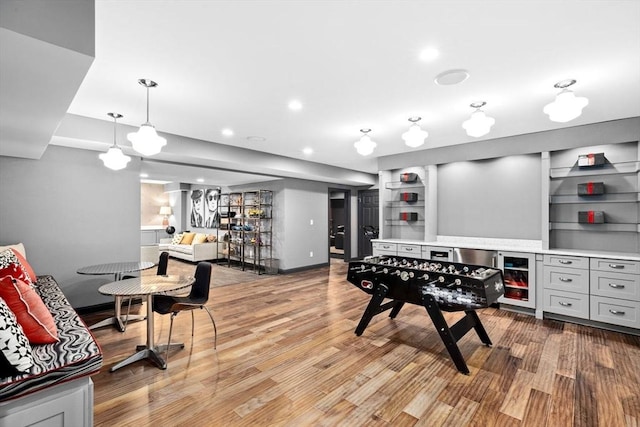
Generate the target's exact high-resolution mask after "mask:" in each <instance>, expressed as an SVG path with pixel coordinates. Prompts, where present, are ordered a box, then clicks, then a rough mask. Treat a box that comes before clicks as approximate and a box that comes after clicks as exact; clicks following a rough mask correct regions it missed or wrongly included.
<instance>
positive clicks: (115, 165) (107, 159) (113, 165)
mask: <svg viewBox="0 0 640 427" xmlns="http://www.w3.org/2000/svg"><path fill="white" fill-rule="evenodd" d="M98 157H99V158H100V160H102V161H103V162H104V165H105V166H106V167H108V168H109V169H112V170H114V171H118V170H120V169H124V168H126V167H127V163H129V162H130V161H131V157H129V156H127V155H125V154H124V153H123V152H122V150H121V149H120V147H117V146H112V147H111V148H109V150H108V151H107V152H106V153H102V154H100V155H99V156H98Z"/></svg>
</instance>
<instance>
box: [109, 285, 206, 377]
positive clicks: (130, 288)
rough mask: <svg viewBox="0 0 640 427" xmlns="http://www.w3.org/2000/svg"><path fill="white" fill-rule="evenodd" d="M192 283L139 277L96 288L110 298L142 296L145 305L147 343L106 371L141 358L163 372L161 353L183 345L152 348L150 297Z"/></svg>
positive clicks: (152, 332) (153, 342)
mask: <svg viewBox="0 0 640 427" xmlns="http://www.w3.org/2000/svg"><path fill="white" fill-rule="evenodd" d="M194 282H195V278H194V277H193V276H171V275H156V276H151V275H150V276H140V277H133V278H130V279H124V280H116V281H114V282H111V283H107V284H104V285H102V286H100V288H99V289H98V292H100V293H101V294H103V295H113V296H117V297H121V298H122V297H127V296H134V295H139V296H143V297H146V305H147V342H146V344H144V345H139V346H137V347H136V352H135V353H134V354H132V355H131V356H129V357H127V358H126V359H124V360H122V361H120V362H118V363H116V364H115V365H113V366H112V367H111V369H110V371H111V372H114V371H116V370H118V369H120V368H122V367H123V366H127V365H130V364H131V363H134V362H137V361H139V360H143V359H149V360H150V361H151V362H152V363H153V364H155V365H156V366H157V367H158V368H160V369H166V368H167V363H166V361H165V360H164V359H163V358H162V355H161V354H162V352H164V351H166V350H167V346H169V347H170V348H173V347H180V348H184V344H182V343H181V344H171V343H169V344H167V345H162V346H156V345H155V341H154V322H153V295H155V294H163V293H166V292H170V291H177V290H180V289H183V288H187V287H189V286H191V285H192V284H193V283H194Z"/></svg>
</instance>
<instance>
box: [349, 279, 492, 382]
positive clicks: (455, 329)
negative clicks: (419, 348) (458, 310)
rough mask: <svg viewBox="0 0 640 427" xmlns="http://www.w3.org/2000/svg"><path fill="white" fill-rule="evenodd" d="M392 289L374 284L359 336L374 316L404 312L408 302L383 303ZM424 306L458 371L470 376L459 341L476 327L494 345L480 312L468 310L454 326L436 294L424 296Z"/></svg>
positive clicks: (359, 329) (480, 336) (357, 331)
mask: <svg viewBox="0 0 640 427" xmlns="http://www.w3.org/2000/svg"><path fill="white" fill-rule="evenodd" d="M388 292H389V287H388V286H386V285H384V284H381V283H377V284H375V285H374V287H373V295H372V296H371V300H370V301H369V304H368V305H367V308H366V309H365V311H364V314H363V315H362V318H361V319H360V323H358V326H357V327H356V330H355V333H356V335H358V336H360V335H362V333H363V332H364V331H365V329H366V328H367V326H368V325H369V323H370V322H371V319H373V317H374V316H376V315H377V314H380V313H383V312H385V311H387V310H391V312H390V313H389V317H390V318H392V319H394V318H395V317H396V316H397V315H398V313H400V310H401V309H402V307H403V306H404V303H405V302H404V301H400V300H391V301H389V302H386V303H383V302H384V299H385V298H386V296H387V294H388ZM421 305H422V306H423V307H424V308H425V309H426V310H427V313H429V317H431V321H432V322H433V326H434V327H435V328H436V330H437V331H438V334H439V335H440V339H441V340H442V342H443V343H444V345H445V347H446V349H447V351H448V352H449V356H451V359H452V360H453V363H455V365H456V368H458V371H460V372H462V373H463V374H467V375H468V374H469V368H468V367H467V364H466V362H465V360H464V357H463V356H462V353H461V352H460V348H459V347H458V344H457V343H458V341H460V339H461V338H462V337H464V336H465V335H466V334H467V332H469V331H470V330H471V329H474V330H475V331H476V334H477V335H478V337H479V338H480V341H482V342H483V343H484V344H485V345H487V346H490V345H492V343H491V340H490V339H489V335H487V331H486V330H485V329H484V326H483V325H482V322H481V321H480V318H479V317H478V314H477V313H476V311H475V310H464V313H465V315H464V317H463V318H462V319H460V320H458V321H457V322H456V323H455V324H453V325H452V326H449V325H448V324H447V321H446V320H445V318H444V316H443V315H442V310H441V309H440V306H439V305H438V303H437V301H436V299H435V297H434V296H433V295H430V294H424V295H422V304H421Z"/></svg>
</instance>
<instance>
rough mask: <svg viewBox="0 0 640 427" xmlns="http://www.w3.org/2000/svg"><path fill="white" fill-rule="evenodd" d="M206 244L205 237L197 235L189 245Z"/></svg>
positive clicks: (201, 234)
mask: <svg viewBox="0 0 640 427" xmlns="http://www.w3.org/2000/svg"><path fill="white" fill-rule="evenodd" d="M206 242H207V235H206V234H203V233H198V234H196V235H195V236H194V237H193V241H192V242H191V244H192V245H196V244H198V243H206Z"/></svg>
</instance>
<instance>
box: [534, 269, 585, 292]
mask: <svg viewBox="0 0 640 427" xmlns="http://www.w3.org/2000/svg"><path fill="white" fill-rule="evenodd" d="M544 288H545V289H558V290H560V291H566V292H578V293H581V294H588V293H589V270H579V269H575V268H567V267H555V266H553V267H551V266H547V265H545V266H544Z"/></svg>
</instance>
